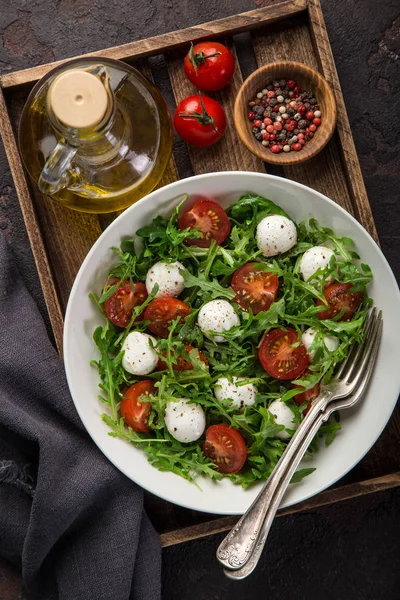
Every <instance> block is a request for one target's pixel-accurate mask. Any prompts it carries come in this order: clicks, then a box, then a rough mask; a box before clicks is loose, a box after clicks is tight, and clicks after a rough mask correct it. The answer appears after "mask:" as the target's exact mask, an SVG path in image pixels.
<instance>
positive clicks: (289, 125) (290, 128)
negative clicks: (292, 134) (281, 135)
mask: <svg viewBox="0 0 400 600" xmlns="http://www.w3.org/2000/svg"><path fill="white" fill-rule="evenodd" d="M285 129H286V131H293V130H294V129H296V124H293V123H291V122H290V121H289V123H286V125H285Z"/></svg>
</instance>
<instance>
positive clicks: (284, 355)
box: [258, 327, 309, 381]
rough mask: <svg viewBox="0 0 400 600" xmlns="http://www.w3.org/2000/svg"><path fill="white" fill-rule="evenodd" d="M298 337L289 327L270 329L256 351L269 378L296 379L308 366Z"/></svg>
mask: <svg viewBox="0 0 400 600" xmlns="http://www.w3.org/2000/svg"><path fill="white" fill-rule="evenodd" d="M298 342H299V337H298V335H297V333H296V331H295V330H294V329H291V328H290V327H289V328H288V329H286V331H284V330H283V329H272V331H270V332H269V333H267V334H266V335H265V336H264V338H263V340H262V342H261V345H260V348H259V349H258V358H259V360H260V363H261V364H262V366H263V368H264V369H265V371H267V373H269V375H271V377H274V378H275V379H281V380H285V381H286V380H289V379H297V377H299V375H301V374H302V373H303V372H304V371H305V369H306V368H307V366H308V363H309V356H308V354H307V350H306V348H305V346H303V344H300V345H298V346H296V347H293V344H298Z"/></svg>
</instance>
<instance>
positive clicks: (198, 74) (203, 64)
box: [183, 42, 235, 92]
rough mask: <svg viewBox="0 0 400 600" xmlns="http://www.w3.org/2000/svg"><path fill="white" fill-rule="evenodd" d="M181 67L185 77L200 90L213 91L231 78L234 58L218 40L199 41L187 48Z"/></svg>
mask: <svg viewBox="0 0 400 600" xmlns="http://www.w3.org/2000/svg"><path fill="white" fill-rule="evenodd" d="M183 68H184V70H185V74H186V77H187V78H188V79H189V81H191V82H192V83H193V85H195V86H196V87H197V88H198V89H200V90H205V91H207V92H214V91H216V90H221V89H222V88H224V87H225V86H226V85H228V83H229V82H230V80H231V79H232V75H233V72H234V70H235V59H234V58H233V56H232V53H231V52H230V51H229V50H228V48H227V47H226V46H224V45H223V44H220V43H219V42H200V43H199V44H196V45H195V46H192V48H191V49H190V50H189V52H188V54H187V55H186V57H185V60H184V63H183Z"/></svg>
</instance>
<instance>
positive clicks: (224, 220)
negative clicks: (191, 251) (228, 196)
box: [178, 200, 231, 248]
mask: <svg viewBox="0 0 400 600" xmlns="http://www.w3.org/2000/svg"><path fill="white" fill-rule="evenodd" d="M178 227H179V229H181V230H183V229H187V228H188V227H190V229H194V228H197V229H198V230H199V231H200V232H201V234H202V235H201V238H189V239H186V240H185V242H186V243H187V244H190V245H192V246H200V248H209V246H210V244H211V240H215V241H216V242H217V244H218V245H219V244H222V242H223V241H225V240H226V238H227V237H228V235H229V232H230V230H231V224H230V222H229V218H228V215H227V214H226V212H225V211H224V209H223V208H222V206H220V205H219V204H218V203H217V202H214V201H213V200H200V201H199V202H196V204H195V205H194V206H192V208H191V209H190V210H188V211H186V212H184V213H183V214H182V215H181V217H180V219H179V222H178Z"/></svg>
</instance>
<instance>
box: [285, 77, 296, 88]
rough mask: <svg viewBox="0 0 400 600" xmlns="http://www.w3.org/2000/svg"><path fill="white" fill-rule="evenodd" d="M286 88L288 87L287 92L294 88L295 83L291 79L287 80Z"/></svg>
mask: <svg viewBox="0 0 400 600" xmlns="http://www.w3.org/2000/svg"><path fill="white" fill-rule="evenodd" d="M287 86H288V88H289V90H292V89H293V88H295V87H296V82H295V81H293V79H289V81H288V82H287Z"/></svg>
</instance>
